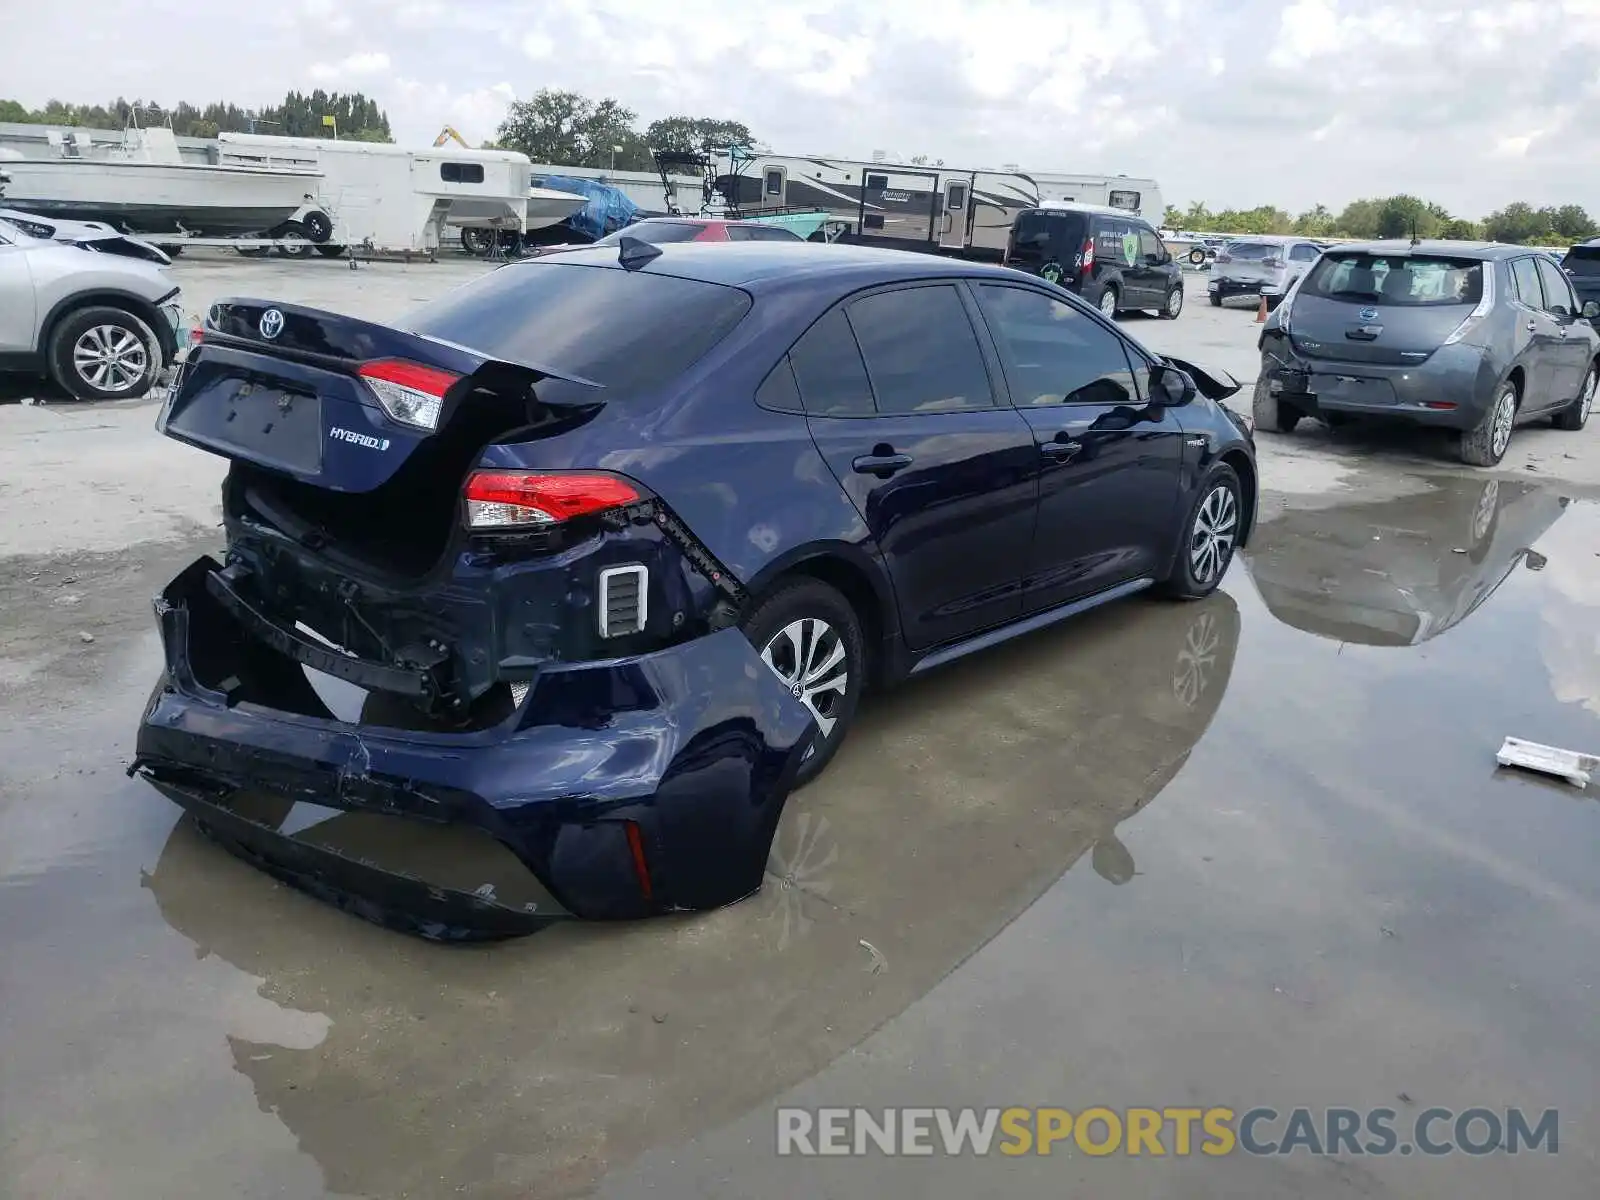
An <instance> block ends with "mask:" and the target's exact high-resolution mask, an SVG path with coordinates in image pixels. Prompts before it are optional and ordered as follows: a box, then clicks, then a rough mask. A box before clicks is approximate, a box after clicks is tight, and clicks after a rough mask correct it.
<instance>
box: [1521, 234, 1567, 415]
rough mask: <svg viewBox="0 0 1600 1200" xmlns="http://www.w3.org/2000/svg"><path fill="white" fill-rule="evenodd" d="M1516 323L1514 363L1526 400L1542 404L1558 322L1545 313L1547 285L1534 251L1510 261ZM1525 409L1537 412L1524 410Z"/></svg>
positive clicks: (1551, 370)
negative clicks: (1544, 285)
mask: <svg viewBox="0 0 1600 1200" xmlns="http://www.w3.org/2000/svg"><path fill="white" fill-rule="evenodd" d="M1510 272H1511V307H1512V309H1513V310H1514V312H1515V316H1516V320H1515V321H1514V323H1513V338H1514V339H1515V340H1514V342H1513V351H1514V352H1513V354H1512V362H1513V363H1514V364H1515V365H1517V366H1520V367H1521V368H1522V375H1523V385H1522V397H1523V402H1524V403H1525V404H1526V403H1529V402H1532V403H1535V404H1541V403H1542V402H1543V399H1544V397H1545V396H1547V395H1548V394H1549V392H1550V388H1551V384H1552V382H1553V375H1554V370H1555V368H1554V367H1553V365H1552V361H1553V359H1554V358H1555V355H1556V351H1555V348H1554V343H1555V340H1556V324H1555V321H1554V320H1553V319H1552V318H1551V316H1550V314H1549V313H1547V312H1545V310H1544V306H1545V298H1544V287H1543V285H1542V284H1541V283H1540V280H1539V265H1538V264H1537V263H1535V262H1534V261H1533V256H1532V255H1531V254H1529V255H1524V256H1522V257H1520V258H1514V259H1512V260H1511V262H1510ZM1524 411H1525V412H1526V411H1534V410H1531V409H1524Z"/></svg>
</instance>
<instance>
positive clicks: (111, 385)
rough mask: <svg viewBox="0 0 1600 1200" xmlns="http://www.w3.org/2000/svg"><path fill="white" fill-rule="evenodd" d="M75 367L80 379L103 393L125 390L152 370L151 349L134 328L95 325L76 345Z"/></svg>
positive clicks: (87, 330)
mask: <svg viewBox="0 0 1600 1200" xmlns="http://www.w3.org/2000/svg"><path fill="white" fill-rule="evenodd" d="M72 366H73V369H74V370H75V371H77V373H78V378H80V379H82V380H83V381H84V382H85V383H87V384H88V385H89V386H91V387H95V388H99V389H100V390H101V391H103V392H126V391H129V390H130V389H132V388H133V387H134V386H135V385H136V384H138V383H139V381H140V380H142V379H143V378H144V375H145V371H146V370H148V369H149V366H150V348H149V347H148V346H146V345H145V344H144V339H143V338H141V337H139V336H138V335H137V334H135V333H134V332H133V331H132V330H131V329H125V328H123V327H122V326H121V325H93V326H90V327H89V328H88V329H85V330H84V331H83V332H82V333H81V334H79V335H78V340H77V341H76V342H75V343H74V344H73V347H72Z"/></svg>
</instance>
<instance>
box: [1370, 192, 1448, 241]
mask: <svg viewBox="0 0 1600 1200" xmlns="http://www.w3.org/2000/svg"><path fill="white" fill-rule="evenodd" d="M1440 211H1442V210H1440ZM1449 217H1450V214H1449V213H1444V220H1441V219H1440V217H1439V212H1436V211H1435V209H1434V207H1433V206H1431V205H1429V204H1428V202H1427V201H1425V200H1419V199H1417V197H1415V196H1407V195H1404V194H1402V195H1399V196H1390V197H1388V198H1387V199H1385V200H1383V201H1381V202H1380V203H1379V207H1378V230H1377V236H1378V237H1381V238H1407V237H1411V236H1412V235H1413V234H1415V235H1416V236H1417V237H1419V238H1431V237H1438V236H1439V230H1440V229H1442V228H1443V227H1444V221H1445V220H1448V219H1449Z"/></svg>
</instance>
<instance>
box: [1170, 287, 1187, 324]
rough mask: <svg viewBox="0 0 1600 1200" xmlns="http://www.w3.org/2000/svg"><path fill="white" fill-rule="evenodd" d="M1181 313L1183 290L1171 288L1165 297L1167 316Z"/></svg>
mask: <svg viewBox="0 0 1600 1200" xmlns="http://www.w3.org/2000/svg"><path fill="white" fill-rule="evenodd" d="M1182 311H1183V289H1182V288H1173V289H1172V291H1171V293H1170V294H1169V295H1168V296H1167V315H1169V316H1173V317H1175V316H1177V315H1178V314H1179V313H1181V312H1182Z"/></svg>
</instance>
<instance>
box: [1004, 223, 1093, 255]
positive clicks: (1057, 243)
mask: <svg viewBox="0 0 1600 1200" xmlns="http://www.w3.org/2000/svg"><path fill="white" fill-rule="evenodd" d="M1083 239H1084V232H1083V217H1082V215H1081V214H1078V213H1048V212H1040V211H1038V210H1034V211H1032V212H1024V213H1020V214H1018V216H1017V219H1016V221H1015V222H1014V223H1013V224H1012V226H1011V257H1012V258H1015V259H1019V260H1021V261H1023V262H1043V261H1044V260H1045V259H1048V258H1052V257H1054V258H1060V257H1061V256H1062V255H1071V254H1076V253H1078V251H1079V250H1080V249H1082V247H1083Z"/></svg>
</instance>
